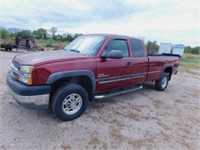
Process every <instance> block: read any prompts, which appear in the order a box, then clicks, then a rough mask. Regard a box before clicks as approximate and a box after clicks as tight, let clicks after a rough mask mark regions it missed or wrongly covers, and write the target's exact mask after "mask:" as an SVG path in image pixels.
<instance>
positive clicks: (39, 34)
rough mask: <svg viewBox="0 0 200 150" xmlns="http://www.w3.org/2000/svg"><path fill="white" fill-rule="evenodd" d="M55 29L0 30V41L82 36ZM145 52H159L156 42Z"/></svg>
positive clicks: (195, 51)
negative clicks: (18, 38) (60, 32)
mask: <svg viewBox="0 0 200 150" xmlns="http://www.w3.org/2000/svg"><path fill="white" fill-rule="evenodd" d="M56 32H57V28H56V27H52V28H51V29H50V30H46V29H44V28H39V29H37V30H34V31H31V30H22V29H19V28H9V29H5V28H0V39H1V40H2V39H3V40H5V41H8V40H9V39H10V38H15V37H20V38H26V37H30V38H36V39H44V40H48V39H53V40H56V41H62V42H64V41H68V42H71V41H73V40H74V39H75V38H76V37H78V36H79V35H82V34H80V33H76V34H67V33H64V34H56ZM146 47H147V50H148V53H149V54H157V53H158V50H159V45H158V44H157V41H153V42H152V41H148V42H147V44H146ZM184 52H185V53H192V54H200V47H199V46H197V47H191V46H186V47H185V49H184Z"/></svg>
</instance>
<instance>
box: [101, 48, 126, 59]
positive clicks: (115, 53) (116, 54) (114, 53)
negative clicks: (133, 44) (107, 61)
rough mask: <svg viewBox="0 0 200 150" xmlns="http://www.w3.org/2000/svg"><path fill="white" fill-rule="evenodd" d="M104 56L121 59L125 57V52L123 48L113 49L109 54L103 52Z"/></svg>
mask: <svg viewBox="0 0 200 150" xmlns="http://www.w3.org/2000/svg"><path fill="white" fill-rule="evenodd" d="M101 57H102V58H111V59H121V58H123V53H122V51H121V50H111V51H110V52H109V53H108V54H107V55H106V54H105V53H103V54H102V56H101Z"/></svg>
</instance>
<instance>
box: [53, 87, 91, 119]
mask: <svg viewBox="0 0 200 150" xmlns="http://www.w3.org/2000/svg"><path fill="white" fill-rule="evenodd" d="M88 103H89V98H88V94H87V91H86V90H85V89H84V88H83V87H82V86H80V85H77V84H68V85H66V86H63V87H61V88H59V89H58V90H57V91H56V92H55V94H54V96H53V103H52V108H53V112H54V114H55V115H56V116H57V117H58V118H59V119H60V120H63V121H69V120H73V119H75V118H77V117H79V116H81V115H82V114H83V113H84V111H85V110H86V108H87V106H88Z"/></svg>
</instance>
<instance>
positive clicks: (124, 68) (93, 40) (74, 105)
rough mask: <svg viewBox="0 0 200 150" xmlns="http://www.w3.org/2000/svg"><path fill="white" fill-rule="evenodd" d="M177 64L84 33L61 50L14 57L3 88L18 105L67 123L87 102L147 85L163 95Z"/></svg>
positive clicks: (122, 41)
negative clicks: (50, 111)
mask: <svg viewBox="0 0 200 150" xmlns="http://www.w3.org/2000/svg"><path fill="white" fill-rule="evenodd" d="M178 65H179V58H178V57H175V56H162V55H161V56H148V55H147V50H146V47H145V44H144V42H143V41H142V40H140V39H137V38H134V37H128V36H121V35H112V34H89V35H83V36H79V37H78V38H76V39H75V40H74V41H72V42H71V43H70V44H68V45H67V46H66V47H65V48H64V49H63V50H57V51H50V52H34V53H29V54H21V55H17V56H16V57H15V58H14V59H13V61H12V67H11V70H10V71H9V72H8V74H7V84H8V89H9V91H10V93H11V95H12V96H13V98H14V99H15V100H16V101H17V102H18V103H19V104H21V105H23V106H24V107H26V108H29V109H48V108H50V109H53V112H54V113H55V115H56V116H57V117H58V118H59V119H61V120H64V121H68V120H72V119H75V118H77V117H79V116H80V115H81V114H83V112H84V111H85V109H86V108H87V105H88V103H89V102H90V101H92V100H93V99H101V98H106V97H109V96H113V95H117V94H123V93H126V92H130V91H135V90H138V89H141V88H142V85H143V84H144V83H145V82H147V81H155V88H156V89H157V90H159V91H164V90H165V89H166V87H167V85H168V81H169V80H170V79H171V77H172V74H175V73H177V68H178Z"/></svg>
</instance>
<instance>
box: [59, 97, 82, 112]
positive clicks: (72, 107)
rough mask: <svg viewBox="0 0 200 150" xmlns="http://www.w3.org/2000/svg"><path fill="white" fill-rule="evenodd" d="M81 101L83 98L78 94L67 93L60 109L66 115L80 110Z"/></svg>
mask: <svg viewBox="0 0 200 150" xmlns="http://www.w3.org/2000/svg"><path fill="white" fill-rule="evenodd" d="M82 103H83V100H82V97H81V96H80V95H79V94H77V93H72V94H69V95H68V96H67V97H66V98H65V99H64V101H63V103H62V110H63V112H64V113H65V114H67V115H73V114H75V113H77V112H78V111H79V110H80V108H81V106H82Z"/></svg>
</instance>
